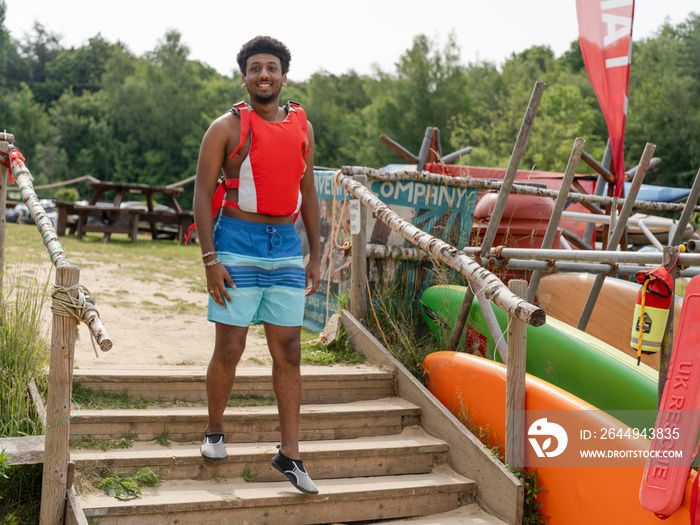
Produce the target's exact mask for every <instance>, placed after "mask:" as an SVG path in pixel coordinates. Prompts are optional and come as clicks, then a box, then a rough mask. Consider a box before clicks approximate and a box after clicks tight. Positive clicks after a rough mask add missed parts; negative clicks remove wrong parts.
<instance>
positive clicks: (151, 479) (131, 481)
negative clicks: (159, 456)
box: [95, 467, 160, 501]
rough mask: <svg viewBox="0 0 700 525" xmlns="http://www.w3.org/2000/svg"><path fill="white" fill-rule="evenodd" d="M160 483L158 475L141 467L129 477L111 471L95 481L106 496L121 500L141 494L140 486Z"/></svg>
mask: <svg viewBox="0 0 700 525" xmlns="http://www.w3.org/2000/svg"><path fill="white" fill-rule="evenodd" d="M159 483H160V477H159V476H158V475H157V474H155V473H154V472H153V471H152V470H151V469H150V468H148V467H143V468H142V469H140V470H139V471H138V472H137V473H136V474H134V475H133V476H131V477H122V476H121V475H120V474H115V473H112V474H110V475H108V476H106V477H105V478H103V479H102V480H100V481H98V482H96V483H95V486H96V487H97V488H99V489H102V490H104V491H105V493H106V494H107V495H108V496H111V497H113V498H117V499H119V500H122V501H127V500H131V499H135V498H137V497H138V496H140V495H141V487H153V486H156V485H158V484H159Z"/></svg>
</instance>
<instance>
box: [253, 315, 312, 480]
mask: <svg viewBox="0 0 700 525" xmlns="http://www.w3.org/2000/svg"><path fill="white" fill-rule="evenodd" d="M265 335H266V336H267V346H268V347H269V349H270V355H271V356H272V387H273V388H274V389H275V396H276V397H277V412H278V413H279V418H280V433H281V434H282V440H281V441H282V442H281V444H280V447H279V449H280V451H279V452H278V453H277V455H276V456H275V457H274V458H273V459H272V466H273V467H274V468H276V469H277V470H279V471H280V472H281V473H283V474H284V475H285V476H287V479H289V481H291V483H292V485H294V486H295V487H296V488H297V489H298V490H300V491H301V492H304V493H306V494H318V488H317V487H316V485H315V483H314V482H313V481H312V480H311V478H310V477H309V475H308V473H307V472H306V469H305V468H304V464H303V462H302V461H301V459H300V457H299V411H300V408H301V373H300V370H299V364H300V362H301V342H300V340H299V336H300V335H301V327H300V326H296V327H285V326H277V325H271V324H268V323H265Z"/></svg>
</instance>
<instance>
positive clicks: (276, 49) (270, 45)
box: [236, 36, 292, 75]
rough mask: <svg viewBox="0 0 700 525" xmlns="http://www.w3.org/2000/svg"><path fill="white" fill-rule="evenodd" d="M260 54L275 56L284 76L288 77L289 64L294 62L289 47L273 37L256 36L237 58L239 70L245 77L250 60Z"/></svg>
mask: <svg viewBox="0 0 700 525" xmlns="http://www.w3.org/2000/svg"><path fill="white" fill-rule="evenodd" d="M258 53H268V54H270V55H275V56H276V57H277V58H279V59H280V64H281V66H282V74H283V75H286V74H287V71H289V63H290V62H291V61H292V54H291V53H290V52H289V49H288V48H287V46H285V45H284V44H283V43H282V42H280V41H279V40H277V39H275V38H272V37H271V36H256V37H255V38H253V39H252V40H249V41H248V42H246V43H245V44H243V47H241V50H240V51H239V52H238V56H237V57H236V61H237V62H238V68H239V69H240V70H241V73H242V74H244V75H245V71H246V65H247V63H248V59H249V58H250V57H251V56H253V55H257V54H258Z"/></svg>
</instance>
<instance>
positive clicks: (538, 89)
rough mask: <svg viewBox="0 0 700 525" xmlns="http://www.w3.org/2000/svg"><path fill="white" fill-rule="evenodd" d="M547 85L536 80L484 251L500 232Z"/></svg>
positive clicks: (490, 223) (493, 214)
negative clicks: (507, 203) (507, 202)
mask: <svg viewBox="0 0 700 525" xmlns="http://www.w3.org/2000/svg"><path fill="white" fill-rule="evenodd" d="M546 87H547V85H546V84H544V83H543V82H535V87H534V89H533V90H532V94H531V95H530V102H529V103H528V106H527V111H526V112H525V116H524V117H523V121H522V123H521V125H520V131H519V132H518V138H517V140H516V141H515V146H513V153H512V154H511V156H510V160H509V161H508V168H507V169H506V174H505V177H504V178H503V185H502V186H501V189H500V191H499V192H498V199H497V200H496V204H495V206H494V208H493V212H492V213H491V219H490V220H489V224H488V227H487V228H486V233H485V234H484V240H483V241H482V243H481V248H482V250H481V251H482V253H486V252H487V251H489V250H490V249H491V246H492V245H493V241H494V239H495V238H496V234H497V233H498V226H499V225H500V223H501V218H502V217H503V212H504V210H505V207H506V201H507V200H508V197H509V196H510V190H511V187H512V186H513V182H514V181H515V175H516V174H517V172H518V166H519V165H520V160H521V159H522V157H523V153H524V152H525V146H526V145H527V139H528V138H529V137H530V131H531V130H532V124H533V123H534V121H535V116H536V115H537V110H538V109H539V107H540V101H541V100H542V94H543V93H544V89H545V88H546Z"/></svg>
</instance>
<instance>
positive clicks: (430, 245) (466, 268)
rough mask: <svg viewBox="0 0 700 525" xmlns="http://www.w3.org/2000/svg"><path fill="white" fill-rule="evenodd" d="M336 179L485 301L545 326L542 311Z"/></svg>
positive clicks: (338, 177)
mask: <svg viewBox="0 0 700 525" xmlns="http://www.w3.org/2000/svg"><path fill="white" fill-rule="evenodd" d="M335 177H336V181H337V183H338V184H339V185H341V186H342V187H343V188H345V190H346V191H347V192H348V193H350V194H352V195H353V196H354V197H355V198H358V199H360V201H361V202H362V203H363V204H364V205H365V206H367V207H368V208H369V209H370V210H371V212H372V214H373V215H374V216H375V217H376V218H377V219H379V220H381V221H382V222H384V223H385V224H386V225H387V226H389V228H391V229H392V230H393V231H395V232H396V233H398V234H399V235H401V236H402V237H403V238H404V239H406V240H408V241H410V242H412V243H413V244H416V245H418V246H419V247H420V248H421V249H423V250H425V251H428V252H430V253H432V254H433V255H435V256H436V257H437V258H438V259H440V260H441V261H443V262H445V263H446V264H447V265H448V266H450V268H453V269H455V270H457V271H458V272H460V273H461V274H462V275H464V276H465V277H466V278H467V279H468V280H469V281H472V282H476V283H477V284H478V285H479V286H481V288H483V289H484V293H485V294H486V297H488V298H489V299H491V300H492V301H493V302H494V303H496V305H497V306H498V307H499V308H501V309H502V310H504V311H505V312H507V313H511V314H514V315H516V316H517V317H518V319H520V320H521V321H523V322H525V323H527V324H529V325H532V326H541V325H543V324H544V323H545V322H546V320H547V316H546V314H545V313H544V310H542V309H541V308H538V307H536V306H534V305H532V304H529V303H528V302H527V301H524V300H523V299H521V298H519V297H517V296H515V295H514V294H513V293H511V292H510V291H509V290H508V288H507V287H506V286H505V285H504V284H503V283H502V282H501V281H500V279H498V277H496V276H495V275H493V274H492V273H491V272H489V271H488V270H486V269H484V268H482V267H481V265H479V264H478V263H477V262H476V261H474V260H473V259H471V258H470V257H467V256H466V255H465V254H464V253H462V252H461V251H460V250H458V249H457V248H455V247H454V246H450V245H449V244H447V243H446V242H444V241H442V240H440V239H438V238H436V237H433V236H432V235H430V234H428V233H425V232H424V231H422V230H420V229H418V228H416V227H415V226H413V225H412V224H410V223H409V222H406V221H405V220H403V219H402V218H401V217H399V216H398V214H396V213H395V212H393V211H392V210H391V208H389V207H388V206H387V205H386V204H384V203H383V202H382V201H380V200H379V199H378V198H377V197H375V196H374V195H373V194H372V192H370V191H369V190H368V189H367V188H365V187H364V186H362V185H361V184H359V183H358V182H356V181H354V180H353V179H352V178H350V177H348V176H347V175H344V174H343V172H342V170H341V171H339V172H338V173H336V175H335Z"/></svg>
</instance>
